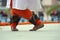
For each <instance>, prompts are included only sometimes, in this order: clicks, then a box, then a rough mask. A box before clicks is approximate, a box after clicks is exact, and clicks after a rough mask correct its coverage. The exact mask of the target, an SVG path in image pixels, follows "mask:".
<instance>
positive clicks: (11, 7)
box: [10, 0, 12, 8]
mask: <svg viewBox="0 0 60 40" xmlns="http://www.w3.org/2000/svg"><path fill="white" fill-rule="evenodd" d="M10 8H12V0H10Z"/></svg>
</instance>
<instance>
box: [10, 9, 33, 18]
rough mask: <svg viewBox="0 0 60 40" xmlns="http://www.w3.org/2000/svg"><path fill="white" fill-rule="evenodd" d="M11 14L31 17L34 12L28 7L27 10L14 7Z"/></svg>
mask: <svg viewBox="0 0 60 40" xmlns="http://www.w3.org/2000/svg"><path fill="white" fill-rule="evenodd" d="M11 15H17V16H20V17H23V18H25V19H30V18H31V17H32V12H31V11H30V10H28V9H26V10H17V9H12V14H11Z"/></svg>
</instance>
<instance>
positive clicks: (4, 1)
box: [0, 0, 60, 25]
mask: <svg viewBox="0 0 60 40" xmlns="http://www.w3.org/2000/svg"><path fill="white" fill-rule="evenodd" d="M9 1H10V0H0V25H1V23H5V24H6V23H9V22H10V8H9ZM40 5H41V7H40V10H38V11H36V10H35V11H32V13H36V14H37V16H38V17H39V18H40V19H41V20H42V21H43V22H57V23H59V22H60V0H40ZM20 22H23V23H24V22H25V23H28V21H27V20H26V19H24V18H21V20H20Z"/></svg>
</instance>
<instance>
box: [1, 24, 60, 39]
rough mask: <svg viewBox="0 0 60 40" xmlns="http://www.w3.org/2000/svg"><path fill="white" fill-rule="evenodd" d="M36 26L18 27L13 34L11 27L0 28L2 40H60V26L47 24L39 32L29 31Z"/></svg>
mask: <svg viewBox="0 0 60 40" xmlns="http://www.w3.org/2000/svg"><path fill="white" fill-rule="evenodd" d="M33 26H34V25H32V24H30V25H18V26H17V28H18V29H19V31H16V32H12V31H11V29H10V26H0V40H60V24H58V23H56V24H45V26H44V27H43V28H41V29H39V30H37V31H29V30H30V29H31V28H33Z"/></svg>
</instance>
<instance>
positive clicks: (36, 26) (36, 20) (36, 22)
mask: <svg viewBox="0 0 60 40" xmlns="http://www.w3.org/2000/svg"><path fill="white" fill-rule="evenodd" d="M29 22H31V23H32V24H34V27H33V29H31V30H30V31H36V30H38V29H40V28H42V27H43V26H44V24H43V22H42V21H41V20H40V19H39V18H38V17H37V15H36V14H34V13H33V16H32V18H31V19H30V20H29Z"/></svg>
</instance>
